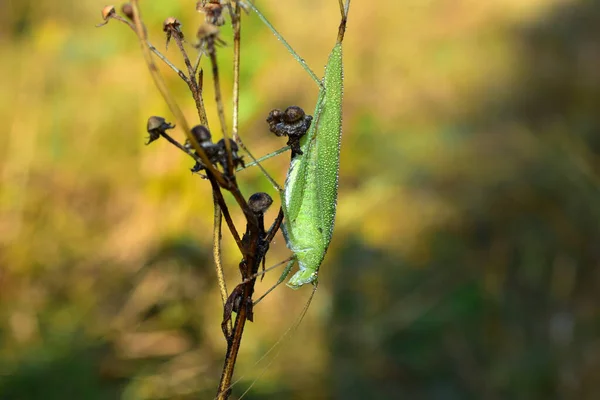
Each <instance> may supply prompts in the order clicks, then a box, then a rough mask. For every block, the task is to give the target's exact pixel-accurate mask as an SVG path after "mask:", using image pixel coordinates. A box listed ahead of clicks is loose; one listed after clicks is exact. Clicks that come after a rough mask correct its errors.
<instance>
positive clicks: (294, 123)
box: [267, 106, 312, 157]
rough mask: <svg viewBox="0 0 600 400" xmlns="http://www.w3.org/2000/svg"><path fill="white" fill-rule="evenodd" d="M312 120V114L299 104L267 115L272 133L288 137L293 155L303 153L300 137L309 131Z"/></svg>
mask: <svg viewBox="0 0 600 400" xmlns="http://www.w3.org/2000/svg"><path fill="white" fill-rule="evenodd" d="M311 122H312V116H310V115H306V113H305V112H304V110H303V109H302V108H300V107H298V106H290V107H288V108H286V110H285V111H281V110H278V109H275V110H272V111H271V112H270V113H269V115H268V117H267V123H268V124H269V130H270V131H271V132H272V133H274V134H275V135H277V136H287V137H288V142H287V144H288V146H290V148H291V149H292V157H294V156H295V155H296V154H302V150H300V138H302V136H304V135H305V134H306V132H308V129H309V128H310V124H311Z"/></svg>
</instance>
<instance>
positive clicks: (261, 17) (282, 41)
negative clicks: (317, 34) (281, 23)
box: [246, 0, 323, 88]
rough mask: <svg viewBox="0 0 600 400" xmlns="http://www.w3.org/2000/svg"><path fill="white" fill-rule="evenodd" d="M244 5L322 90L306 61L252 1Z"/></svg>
mask: <svg viewBox="0 0 600 400" xmlns="http://www.w3.org/2000/svg"><path fill="white" fill-rule="evenodd" d="M246 3H247V4H248V6H249V7H250V8H251V9H252V11H254V12H255V13H256V15H258V18H260V19H261V20H262V22H264V24H265V25H267V27H268V28H269V29H270V30H271V32H273V34H274V35H275V37H277V39H278V40H279V41H280V42H281V43H282V44H283V45H284V46H285V48H286V49H287V50H288V51H289V52H290V54H291V55H292V57H294V58H295V59H296V61H298V62H299V63H300V65H302V68H304V70H305V71H306V72H308V74H309V75H310V77H311V78H312V80H313V81H315V83H316V84H317V85H318V86H319V87H320V88H322V87H323V83H322V82H321V79H319V77H318V76H317V74H315V73H314V72H313V70H312V69H310V67H309V66H308V64H307V63H306V61H304V59H303V58H302V57H300V55H299V54H298V53H296V50H294V49H293V47H292V46H291V45H290V44H289V43H288V42H287V41H286V40H285V39H284V38H283V36H281V33H279V32H278V31H277V29H275V27H274V26H273V25H272V24H271V23H270V22H269V20H268V19H267V17H265V16H264V14H263V13H261V12H260V10H259V9H258V8H256V6H255V5H254V2H253V1H252V0H246Z"/></svg>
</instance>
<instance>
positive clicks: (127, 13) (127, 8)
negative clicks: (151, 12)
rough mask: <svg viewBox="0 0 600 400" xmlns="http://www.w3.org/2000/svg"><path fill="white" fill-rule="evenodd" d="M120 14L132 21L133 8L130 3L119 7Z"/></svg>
mask: <svg viewBox="0 0 600 400" xmlns="http://www.w3.org/2000/svg"><path fill="white" fill-rule="evenodd" d="M121 12H122V13H123V14H124V15H125V16H126V17H127V18H129V19H130V20H132V21H133V6H132V5H131V4H130V3H125V4H123V5H122V6H121Z"/></svg>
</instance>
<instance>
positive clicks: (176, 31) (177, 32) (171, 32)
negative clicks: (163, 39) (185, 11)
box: [163, 17, 183, 47]
mask: <svg viewBox="0 0 600 400" xmlns="http://www.w3.org/2000/svg"><path fill="white" fill-rule="evenodd" d="M163 32H165V33H166V34H167V44H166V47H169V42H170V41H171V37H175V38H177V39H179V40H183V32H181V22H179V20H178V19H177V18H175V17H169V18H167V19H165V20H164V22H163Z"/></svg>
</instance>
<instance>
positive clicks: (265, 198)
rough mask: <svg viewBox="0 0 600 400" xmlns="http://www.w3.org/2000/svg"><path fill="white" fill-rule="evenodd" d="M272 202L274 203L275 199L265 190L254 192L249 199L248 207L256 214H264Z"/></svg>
mask: <svg viewBox="0 0 600 400" xmlns="http://www.w3.org/2000/svg"><path fill="white" fill-rule="evenodd" d="M271 204H273V199H272V198H271V196H269V195H268V194H267V193H264V192H258V193H254V194H253V195H252V196H250V198H249V199H248V207H250V210H252V212H253V213H254V214H259V215H260V214H264V212H265V211H267V209H268V208H269V207H270V206H271Z"/></svg>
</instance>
